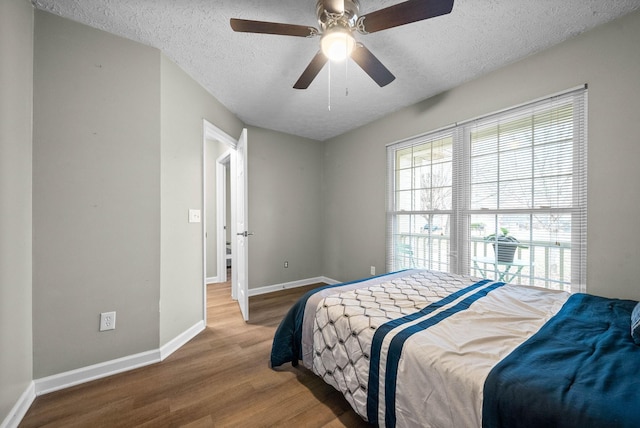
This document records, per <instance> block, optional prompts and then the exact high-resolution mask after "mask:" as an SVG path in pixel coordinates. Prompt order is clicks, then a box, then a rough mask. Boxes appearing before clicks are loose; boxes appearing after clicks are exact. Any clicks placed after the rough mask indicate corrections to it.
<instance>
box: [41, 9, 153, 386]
mask: <svg viewBox="0 0 640 428" xmlns="http://www.w3.org/2000/svg"><path fill="white" fill-rule="evenodd" d="M33 147H34V153H33V213H34V214H33V230H34V232H33V233H34V236H33V254H34V270H33V324H34V376H35V377H36V378H40V377H44V376H48V375H52V374H56V373H60V372H64V371H68V370H71V369H76V368H79V367H84V366H88V365H91V364H95V363H98V362H102V361H107V360H111V359H115V358H118V357H123V356H126V355H131V354H135V353H139V352H143V351H147V350H150V349H157V348H158V337H159V332H158V327H159V316H158V301H159V298H160V294H159V291H160V288H159V284H160V179H159V178H160V52H159V51H158V50H156V49H152V48H149V47H146V46H143V45H141V44H138V43H134V42H131V41H128V40H125V39H122V38H119V37H116V36H113V35H110V34H108V33H105V32H102V31H97V30H94V29H91V28H89V27H87V26H84V25H81V24H78V23H75V22H72V21H69V20H66V19H63V18H60V17H58V16H55V15H52V14H49V13H44V12H40V11H36V13H35V72H34V136H33ZM104 311H116V313H117V316H116V327H117V328H116V330H115V331H109V332H99V331H98V327H99V314H100V312H104Z"/></svg>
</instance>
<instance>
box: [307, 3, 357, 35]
mask: <svg viewBox="0 0 640 428" xmlns="http://www.w3.org/2000/svg"><path fill="white" fill-rule="evenodd" d="M343 5H344V6H343ZM342 6H343V7H342ZM359 11H360V2H359V1H358V0H344V1H341V0H333V1H331V0H329V1H327V0H318V3H317V4H316V15H317V16H318V23H319V24H320V29H321V31H320V32H321V33H324V32H326V31H327V30H330V29H331V28H333V27H336V26H338V27H342V28H344V29H346V30H349V31H350V30H351V28H353V27H354V26H355V24H356V21H357V20H358V15H359V13H360V12H359Z"/></svg>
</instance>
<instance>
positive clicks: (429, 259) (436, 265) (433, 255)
mask: <svg viewBox="0 0 640 428" xmlns="http://www.w3.org/2000/svg"><path fill="white" fill-rule="evenodd" d="M450 244H451V240H450V238H449V236H448V235H444V234H439V233H430V234H429V233H418V234H401V235H400V236H399V243H398V245H397V246H396V261H397V263H398V265H397V267H398V268H408V267H419V268H426V269H434V270H441V271H450V270H451V269H450V264H451V261H450V254H451V245H450ZM523 245H526V248H521V247H518V249H517V251H516V254H515V257H514V259H515V260H518V261H521V262H525V263H526V265H525V266H524V267H523V268H522V269H521V270H520V271H519V273H518V274H517V275H515V276H514V277H513V279H511V280H510V282H513V283H516V284H526V285H536V286H540V287H545V288H552V289H560V290H567V291H570V290H571V244H570V243H569V242H550V241H531V242H527V243H526V244H523ZM469 251H470V254H469V274H470V275H473V276H478V277H482V276H483V273H484V275H485V276H486V277H488V278H490V279H496V278H497V277H498V273H497V272H495V270H496V269H504V268H505V266H500V265H493V264H492V263H489V265H490V266H488V267H487V266H486V264H483V265H481V266H479V267H480V268H482V269H477V268H476V267H475V265H474V263H473V259H476V258H487V259H491V260H494V252H493V246H492V243H491V242H487V241H484V240H483V239H482V238H481V237H472V238H471V243H470V246H469Z"/></svg>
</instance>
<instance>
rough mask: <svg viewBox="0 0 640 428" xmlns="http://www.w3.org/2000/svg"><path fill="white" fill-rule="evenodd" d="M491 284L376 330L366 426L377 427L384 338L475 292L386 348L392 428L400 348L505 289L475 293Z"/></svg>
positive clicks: (406, 331) (387, 405)
mask: <svg viewBox="0 0 640 428" xmlns="http://www.w3.org/2000/svg"><path fill="white" fill-rule="evenodd" d="M489 282H491V281H490V280H482V281H479V282H477V283H475V284H472V285H470V286H468V287H466V288H463V289H462V290H459V291H457V292H455V293H452V294H450V295H449V296H447V297H445V298H443V299H441V300H439V301H437V302H434V303H432V304H431V305H429V306H426V307H425V308H423V309H422V310H420V311H419V312H416V313H413V314H410V315H407V316H405V317H402V318H398V319H395V320H391V321H389V322H387V323H385V324H383V325H382V326H380V327H379V328H378V330H377V331H376V333H375V334H374V337H373V340H372V343H371V361H370V368H369V385H368V394H367V418H368V420H369V422H371V423H376V422H377V420H378V406H379V382H380V357H381V349H382V343H383V342H384V339H385V337H386V335H387V334H388V333H389V332H390V331H391V330H393V329H394V328H396V327H399V326H402V325H403V324H406V323H409V322H411V321H415V320H417V319H419V318H421V317H423V316H426V315H429V314H431V313H432V312H434V311H435V310H437V309H439V308H442V307H444V306H446V305H448V304H450V303H452V302H454V301H455V300H456V299H459V298H460V297H462V296H464V295H465V294H467V293H469V292H472V291H474V290H475V292H474V293H473V294H471V295H470V296H468V297H466V298H465V299H464V300H462V301H460V302H458V303H457V304H455V305H454V306H452V307H450V308H448V309H446V310H444V311H442V312H440V313H438V314H437V315H435V316H433V317H431V318H428V319H426V320H424V321H421V322H419V323H417V324H414V325H412V326H410V327H408V328H406V329H404V330H402V331H400V332H399V333H397V334H396V336H394V338H393V339H392V340H391V343H390V345H389V350H388V351H387V364H386V372H385V373H386V375H385V408H386V410H385V425H386V426H388V427H395V424H396V414H395V393H396V380H397V373H398V362H399V360H400V356H401V355H402V348H403V347H404V343H405V342H406V341H407V339H409V338H410V337H411V336H412V335H414V334H416V333H418V332H420V331H423V330H426V329H427V328H429V327H431V326H433V325H435V324H437V323H439V322H440V321H442V320H444V319H446V318H448V317H450V316H451V315H454V314H456V313H458V312H460V311H463V310H465V309H467V308H468V307H469V306H470V305H471V304H472V303H473V302H475V301H477V300H478V299H480V298H482V297H484V296H486V295H487V294H488V293H489V292H490V291H492V290H495V289H496V288H498V287H501V286H503V285H504V282H495V283H493V284H491V285H490V286H488V287H486V288H484V289H481V290H479V291H478V290H477V289H478V288H480V287H482V286H484V285H486V284H487V283H489Z"/></svg>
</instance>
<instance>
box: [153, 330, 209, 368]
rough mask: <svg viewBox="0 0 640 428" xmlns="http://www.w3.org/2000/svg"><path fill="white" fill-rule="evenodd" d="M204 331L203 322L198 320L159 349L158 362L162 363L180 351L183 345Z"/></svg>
mask: <svg viewBox="0 0 640 428" xmlns="http://www.w3.org/2000/svg"><path fill="white" fill-rule="evenodd" d="M204 329H205V325H204V321H202V320H200V321H198V322H197V323H196V324H194V325H193V326H192V327H191V328H188V329H187V330H185V331H184V332H182V333H181V334H179V335H178V336H176V337H174V338H173V339H171V340H170V341H169V342H167V343H165V344H164V345H163V346H161V347H160V361H164V359H165V358H167V357H168V356H169V355H171V354H173V353H174V352H176V351H177V350H178V349H180V348H181V347H182V346H183V345H184V344H185V343H187V342H188V341H190V340H191V339H193V338H194V337H196V336H197V335H198V333H200V332H201V331H202V330H204Z"/></svg>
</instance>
